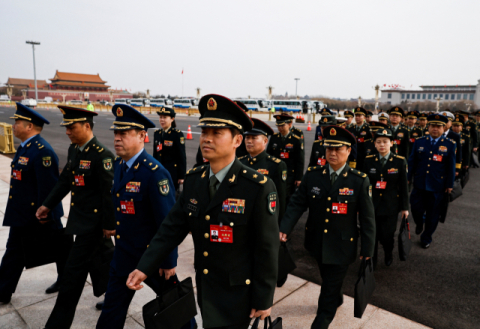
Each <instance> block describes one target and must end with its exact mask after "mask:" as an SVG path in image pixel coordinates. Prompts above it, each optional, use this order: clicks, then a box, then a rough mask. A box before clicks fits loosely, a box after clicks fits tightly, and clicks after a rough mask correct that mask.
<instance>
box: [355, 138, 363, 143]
mask: <svg viewBox="0 0 480 329" xmlns="http://www.w3.org/2000/svg"><path fill="white" fill-rule="evenodd" d="M357 142H359V143H363V142H365V138H363V137H362V138H357Z"/></svg>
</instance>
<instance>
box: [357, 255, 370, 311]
mask: <svg viewBox="0 0 480 329" xmlns="http://www.w3.org/2000/svg"><path fill="white" fill-rule="evenodd" d="M374 290H375V277H374V275H373V264H372V259H369V260H367V261H366V260H365V259H363V260H362V262H361V264H360V270H359V273H358V279H357V283H355V300H354V307H353V315H354V316H355V317H356V318H361V317H362V315H363V312H365V309H366V308H367V305H368V301H369V300H370V298H371V297H372V295H373V291H374Z"/></svg>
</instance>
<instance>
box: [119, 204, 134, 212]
mask: <svg viewBox="0 0 480 329" xmlns="http://www.w3.org/2000/svg"><path fill="white" fill-rule="evenodd" d="M120 209H121V210H122V214H129V215H135V206H134V205H133V201H120Z"/></svg>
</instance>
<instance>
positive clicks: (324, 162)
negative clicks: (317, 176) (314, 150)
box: [317, 158, 327, 166]
mask: <svg viewBox="0 0 480 329" xmlns="http://www.w3.org/2000/svg"><path fill="white" fill-rule="evenodd" d="M326 163H327V159H322V158H318V160H317V164H318V165H320V166H324V165H325V164H326Z"/></svg>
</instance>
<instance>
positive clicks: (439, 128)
mask: <svg viewBox="0 0 480 329" xmlns="http://www.w3.org/2000/svg"><path fill="white" fill-rule="evenodd" d="M447 121H448V119H447V118H446V117H445V116H443V115H440V114H431V115H429V116H428V123H429V125H428V132H429V135H428V136H423V137H420V138H419V139H417V140H416V141H415V144H414V145H413V150H412V153H411V155H410V158H409V159H408V169H409V170H408V181H409V182H411V181H412V179H413V187H414V188H413V191H412V194H411V195H410V205H411V209H412V216H413V219H414V220H415V224H416V225H417V228H416V230H415V233H416V234H420V233H422V231H423V234H422V236H421V245H422V247H423V248H425V249H427V248H428V247H430V244H431V243H432V235H433V233H434V232H435V230H436V228H437V225H438V220H439V217H440V204H441V203H442V202H448V201H447V200H445V195H446V193H447V192H448V193H450V192H451V191H452V188H453V182H454V180H455V162H456V159H455V150H456V148H457V145H456V143H455V142H454V141H453V140H451V139H449V138H447V137H444V136H443V133H444V126H445V124H446V123H447ZM424 221H425V230H424V229H423V224H424Z"/></svg>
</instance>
